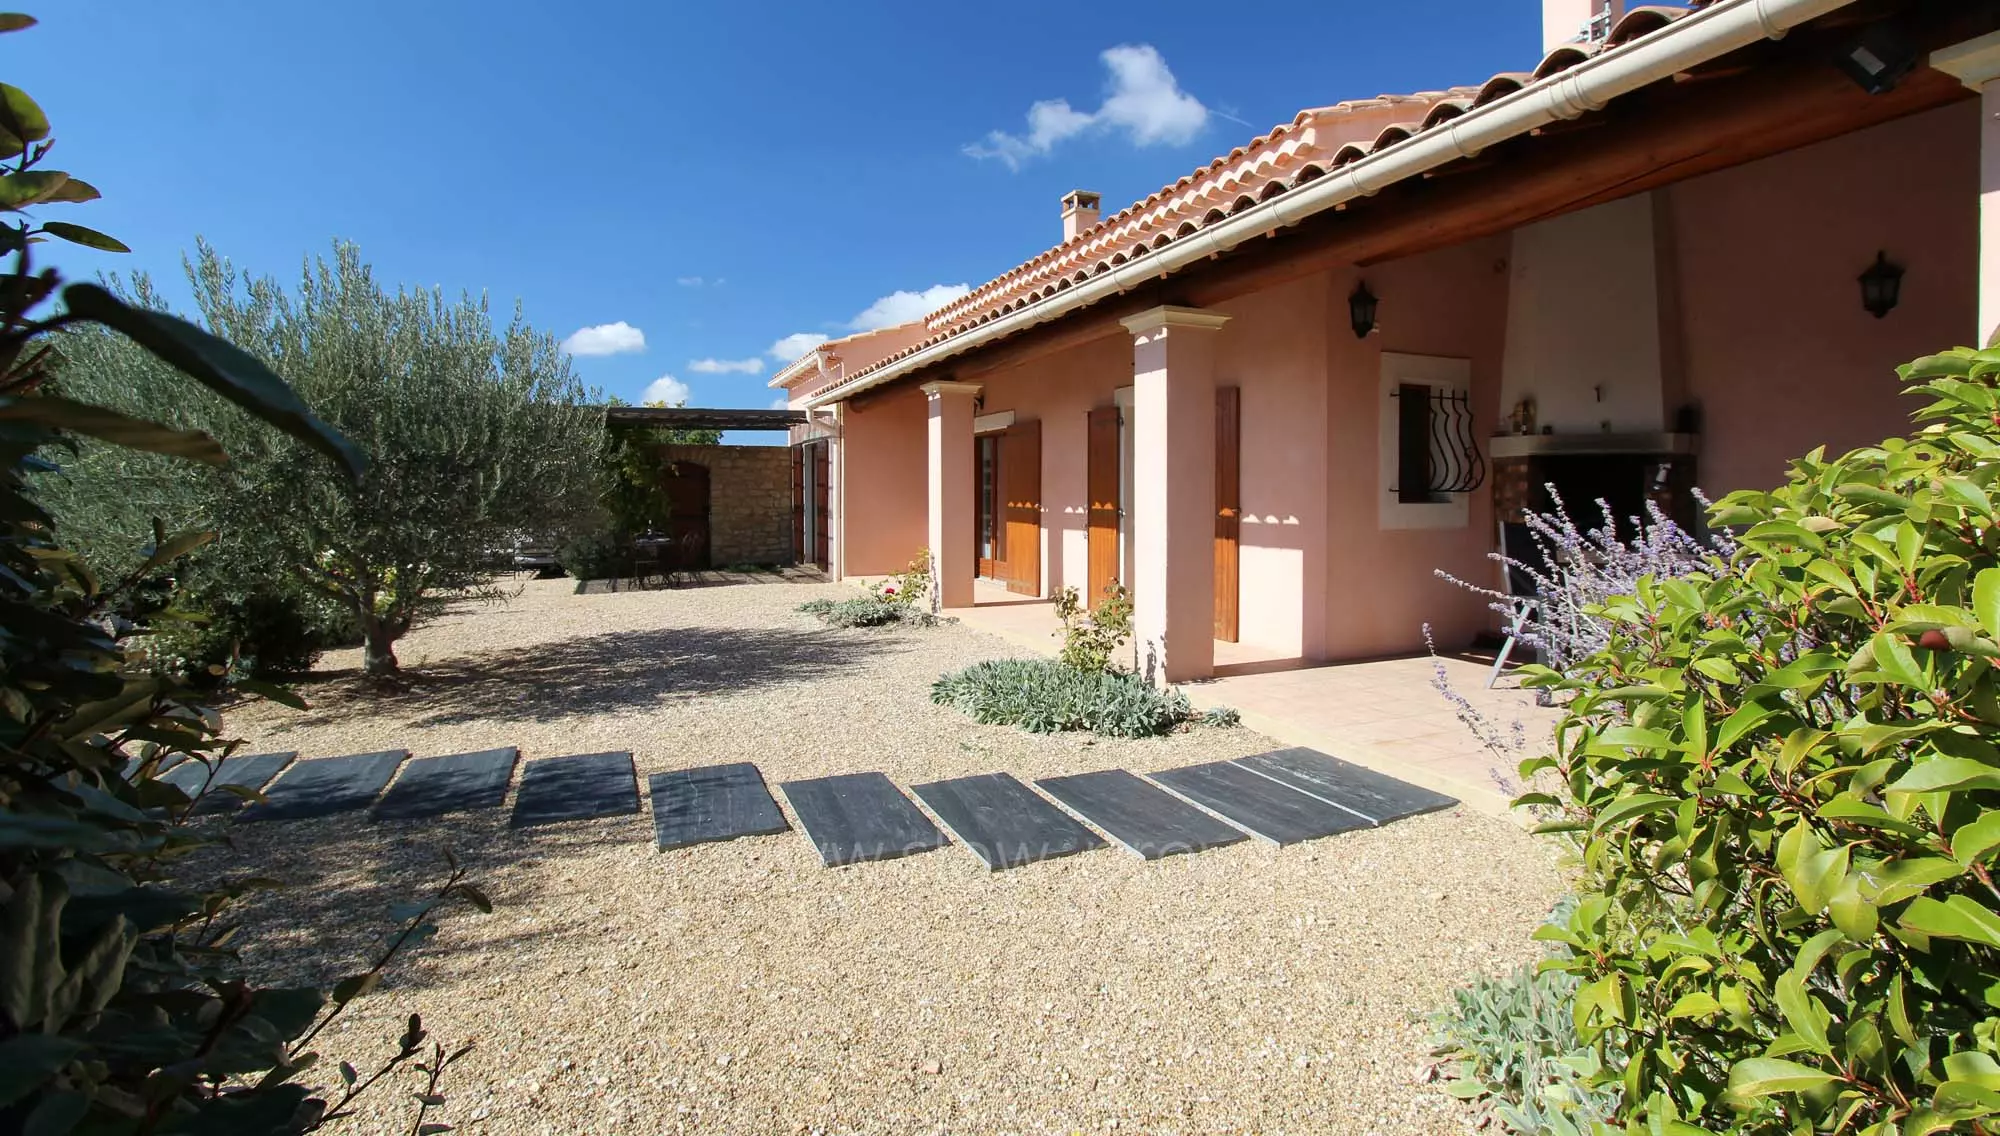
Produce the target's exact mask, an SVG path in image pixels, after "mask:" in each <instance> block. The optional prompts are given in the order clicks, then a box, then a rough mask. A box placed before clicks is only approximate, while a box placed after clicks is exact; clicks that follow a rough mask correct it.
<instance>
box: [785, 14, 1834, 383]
mask: <svg viewBox="0 0 2000 1136" xmlns="http://www.w3.org/2000/svg"><path fill="white" fill-rule="evenodd" d="M1853 2H1854V0H1723V2H1722V3H1719V4H1714V5H1711V6H1710V7H1707V8H1704V9H1702V10H1701V11H1699V12H1695V13H1694V14H1692V15H1688V16H1683V17H1682V18H1681V19H1679V20H1676V21H1674V22H1673V23H1671V24H1669V25H1667V26H1666V27H1664V28H1661V29H1660V30H1659V31H1656V32H1653V33H1652V34H1650V35H1646V36H1642V37H1640V38H1639V39H1636V40H1634V41H1632V42H1631V43H1629V44H1626V45H1624V46H1622V47H1619V48H1616V49H1613V50H1611V51H1607V52H1605V53H1603V54H1601V55H1594V56H1592V57H1590V58H1589V59H1586V60H1584V61H1583V62H1582V63H1579V64H1577V65H1576V66H1574V67H1571V68H1569V69H1568V70H1566V71H1562V72H1559V73H1557V74H1555V75H1551V76H1549V77H1548V78H1546V79H1543V80H1541V81H1540V82H1536V83H1531V84H1529V85H1528V86H1525V87H1523V88H1521V89H1520V90H1518V91H1515V92H1514V93H1513V94H1511V95H1508V96H1506V97H1505V98H1500V99H1495V100H1494V101H1493V102H1490V103H1488V104H1486V105H1485V106H1483V107H1478V108H1476V109H1474V110H1469V111H1467V112H1466V113H1464V114H1462V115H1459V116H1458V117H1457V118H1454V119H1451V120H1450V121H1448V122H1443V123H1440V124H1438V125H1437V126H1433V127H1431V128H1430V129H1429V130H1426V131H1424V132H1422V133H1421V134H1417V135H1414V136H1412V137H1411V138H1409V139H1406V140H1405V141H1402V142H1398V143H1396V144H1395V145H1393V146H1390V147H1389V148H1388V149H1386V150H1381V151H1378V152H1376V153H1374V154H1370V155H1368V156H1367V157H1365V158H1361V159H1359V160H1357V161H1354V162H1350V163H1348V164H1347V165H1345V166H1342V167H1341V168H1340V169H1338V170H1335V171H1333V172H1331V173H1329V174H1327V175H1326V176H1325V177H1321V178H1317V179H1315V180H1313V181H1310V182H1307V183H1306V184H1305V185H1302V186H1300V187H1298V188H1297V189H1294V190H1291V191H1289V192H1287V193H1282V194H1279V195H1278V196H1277V197H1274V198H1272V199H1271V200H1269V201H1266V202H1264V203H1262V204H1260V205H1256V206H1253V207H1252V208H1249V209H1246V210H1244V211H1243V212H1241V213H1238V214H1236V215H1235V216H1233V217H1229V218H1227V219H1225V220H1221V221H1217V222H1216V223H1215V224H1213V225H1210V226H1208V227H1206V228H1203V229H1200V230H1197V231H1196V232H1193V233H1190V234H1188V235H1187V236H1185V237H1182V238H1181V239H1179V240H1177V241H1174V242H1172V243H1170V244H1168V245H1166V246H1165V247H1163V248H1161V249H1160V250H1159V251H1157V252H1153V253H1148V254H1147V255H1145V256H1141V257H1137V258H1135V259H1133V260H1128V261H1126V262H1125V263H1124V264H1121V265H1119V266H1118V267H1117V268H1114V269H1112V270H1111V271H1110V272H1106V273H1102V274H1100V275H1097V276H1093V277H1091V278H1090V279H1089V280H1087V281H1085V282H1084V283H1082V284H1078V285H1077V286H1075V287H1074V288H1070V289H1069V290H1067V291H1063V292H1057V293H1056V294H1055V295H1053V296H1049V297H1047V298H1045V299H1043V300H1040V301H1037V302H1036V303H1033V304H1029V305H1028V306H1026V307H1023V308H1017V309H1015V310H1014V311H1012V312H1009V313H1007V314H1006V315H1004V316H1001V317H1000V318H998V319H995V320H990V321H988V322H986V323H983V324H979V325H977V326H975V327H974V328H972V329H971V330H969V331H966V332H963V333H961V334H959V335H955V336H952V337H951V338H949V339H946V340H943V341H942V342H939V343H934V344H932V345H931V346H929V347H926V348H924V349H923V350H921V351H918V352H916V353H915V354H912V355H907V356H905V357H903V358H901V359H898V360H896V361H895V362H894V363H892V364H890V365H889V366H887V367H883V368H882V369H880V370H878V371H873V372H870V373H869V374H866V375H863V376H861V377H860V378H858V379H855V380H853V381H851V382H847V383H844V384H837V385H835V386H832V387H829V388H827V389H826V390H823V391H821V392H820V393H818V394H816V395H814V396H812V397H811V398H809V399H807V400H806V406H807V407H809V408H811V407H820V406H825V405H827V404H828V403H832V402H839V401H841V400H843V399H846V398H848V397H850V396H852V395H856V394H859V393H860V392H862V391H864V390H868V389H869V388H871V387H877V386H880V385H882V384H883V383H887V382H893V381H894V380H896V379H899V378H901V377H903V376H904V375H907V374H909V373H911V372H912V371H916V370H919V369H921V368H924V367H928V366H931V365H933V364H935V363H938V362H941V361H943V360H945V359H949V358H951V357H952V356H954V355H959V354H963V353H964V352H967V351H970V350H972V349H973V348H975V347H979V346H981V345H982V344H986V343H990V342H992V341H994V340H996V339H1000V338H1002V337H1004V336H1008V335H1012V334H1014V333H1015V332H1017V331H1023V330H1025V329H1027V328H1030V327H1033V326H1035V325H1036V324H1040V323H1047V322H1048V321H1050V320H1052V319H1055V318H1057V317H1059V316H1062V315H1065V314H1067V313H1069V312H1072V311H1075V310H1076V309H1078V308H1081V307H1084V306H1085V305H1088V304H1092V303H1095V302H1096V301H1098V300H1102V299H1104V298H1106V297H1109V296H1115V295H1118V294H1119V293H1122V292H1128V291H1130V290H1131V289H1133V288H1135V287H1137V286H1138V285H1140V284H1142V283H1144V282H1145V281H1147V280H1150V279H1152V278H1154V277H1157V276H1160V275H1163V274H1165V273H1169V272H1172V271H1174V270H1175V269H1177V268H1182V267H1185V266H1186V265H1189V264H1192V263H1193V262H1195V261H1197V260H1201V259H1204V258H1206V257H1208V256H1211V255H1213V254H1216V253H1221V252H1225V251H1227V250H1229V249H1232V248H1235V247H1236V246H1237V245H1240V244H1242V243H1243V242H1245V241H1248V240H1250V239H1252V238H1254V237H1260V236H1263V235H1264V234H1266V233H1269V232H1272V231H1273V230H1276V229H1279V228H1282V227H1284V226H1287V225H1295V224H1297V223H1298V222H1300V221H1302V220H1304V219H1305V218H1307V217H1310V216H1312V215H1313V214H1316V213H1323V212H1325V211H1326V210H1328V209H1331V208H1333V207H1334V206H1336V205H1339V204H1340V203H1342V202H1345V201H1352V200H1354V199H1355V198H1357V197H1368V196H1371V195H1373V194H1376V193H1379V192H1381V191H1382V190H1384V189H1386V188H1388V187H1389V186H1391V185H1394V184H1395V183H1397V182H1399V181H1403V180H1404V179H1406V178H1412V177H1416V176H1418V175H1419V174H1422V173H1424V172H1425V171H1426V170H1432V169H1436V168H1437V167H1439V166H1442V165H1444V164H1446V163H1447V162H1454V161H1457V160H1458V159H1460V158H1470V157H1473V156H1475V155H1477V154H1478V153H1480V152H1481V151H1483V150H1485V149H1487V148H1488V147H1490V146H1494V145H1497V144H1498V143H1501V142H1505V141H1507V140H1508V139H1510V138H1516V137H1519V136H1520V135H1523V134H1526V133H1528V132H1529V131H1531V130H1534V129H1536V128H1538V127H1542V126H1547V125H1548V124H1550V123H1552V122H1559V121H1563V120H1566V119H1572V118H1577V117H1580V116H1581V115H1583V114H1585V113H1587V112H1589V111H1594V110H1602V109H1604V106H1605V104H1607V103H1609V102H1610V101H1611V100H1612V99H1614V98H1616V97H1618V96H1619V95H1623V94H1628V93H1630V92H1632V91H1636V90H1638V89H1639V88H1641V87H1645V86H1648V85H1650V84H1652V83H1656V82H1658V81H1660V80H1661V79H1665V78H1667V77H1669V76H1671V75H1674V74H1677V73H1679V72H1681V71H1685V70H1688V69H1689V68H1691V67H1694V66H1696V65H1698V64H1701V63H1705V62H1707V61H1708V60H1711V59H1714V58H1716V57H1717V56H1721V55H1727V54H1728V53H1730V52H1732V51H1735V50H1737V49H1738V48H1743V47H1748V46H1750V45H1751V44H1753V43H1756V42H1757V41H1758V40H1763V39H1779V38H1781V37H1783V36H1784V34H1785V33H1786V32H1788V31H1790V30H1791V29H1793V28H1795V27H1798V26H1799V25H1800V24H1803V23H1806V22H1807V21H1810V20H1814V19H1818V18H1819V17H1820V16H1823V15H1826V14H1827V13H1828V12H1832V11H1834V10H1836V9H1839V8H1844V7H1846V6H1847V5H1849V4H1850V3H1853Z"/></svg>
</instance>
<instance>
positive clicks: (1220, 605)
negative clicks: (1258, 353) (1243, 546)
mask: <svg viewBox="0 0 2000 1136" xmlns="http://www.w3.org/2000/svg"><path fill="white" fill-rule="evenodd" d="M1242 441H1243V413H1242V400H1241V397H1240V392H1239V390H1238V388H1236V387H1217V388H1216V389H1215V637H1216V638H1217V639H1220V640H1222V641H1223V642H1224V643H1234V642H1236V634H1237V604H1238V600H1237V597H1238V594H1239V592H1240V590H1241V589H1240V586H1239V583H1238V579H1237V570H1238V566H1239V559H1240V555H1241V550H1240V547H1239V538H1240V537H1241V536H1242V524H1243V501H1242V496H1243V486H1242Z"/></svg>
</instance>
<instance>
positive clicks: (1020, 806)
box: [910, 773, 1104, 872]
mask: <svg viewBox="0 0 2000 1136" xmlns="http://www.w3.org/2000/svg"><path fill="white" fill-rule="evenodd" d="M910 792H912V793H915V794H916V795H917V799H918V800H920V801H922V802H923V803H924V804H926V805H929V806H930V807H931V811H932V812H934V813H936V814H937V816H938V819H939V820H941V821H943V822H944V827H945V829H946V830H947V831H949V832H950V833H951V834H952V836H953V837H954V838H956V839H957V840H958V842H959V843H960V844H963V845H965V846H966V847H967V848H970V849H972V854H973V855H975V856H977V857H979V859H980V862H981V863H983V864H985V865H986V867H987V869H988V870H989V871H995V872H997V871H999V870H1000V869H1002V868H1012V867H1016V866H1018V865H1021V864H1032V863H1034V862H1035V861H1037V860H1049V859H1053V858H1055V857H1057V856H1070V855H1074V854H1075V853H1078V852H1088V851H1090V850H1091V849H1093V848H1102V847H1104V841H1103V840H1102V839H1100V838H1099V837H1098V835H1097V834H1096V833H1094V832H1092V831H1090V830H1089V829H1087V828H1085V827H1083V826H1082V825H1080V824H1078V823H1076V821H1075V820H1073V819H1071V818H1070V815H1069V814H1068V813H1065V812H1063V811H1062V810H1061V809H1059V808H1057V807H1055V806H1054V805H1052V804H1049V803H1048V802H1047V801H1044V800H1043V799H1041V798H1040V797H1038V796H1036V795H1035V794H1034V792H1033V791H1032V790H1030V789H1029V788H1028V787H1027V786H1026V785H1023V784H1021V783H1020V782H1019V781H1017V780H1015V779H1014V775H1013V774H1011V773H982V774H979V775H978V776H976V777H956V778H953V779H952V780H950V781H931V782H927V783H925V784H922V785H912V786H910Z"/></svg>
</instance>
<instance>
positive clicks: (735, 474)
mask: <svg viewBox="0 0 2000 1136" xmlns="http://www.w3.org/2000/svg"><path fill="white" fill-rule="evenodd" d="M661 452H662V453H663V454H665V456H666V457H667V458H668V459H669V460H672V461H676V462H696V463H698V464H700V465H704V466H707V467H708V547H709V553H708V561H709V563H710V564H711V565H713V566H714V567H717V568H727V567H729V566H730V565H732V564H790V563H792V560H793V555H792V527H793V522H792V451H791V447H789V446H663V447H661Z"/></svg>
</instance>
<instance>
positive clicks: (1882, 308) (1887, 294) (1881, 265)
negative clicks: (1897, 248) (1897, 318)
mask: <svg viewBox="0 0 2000 1136" xmlns="http://www.w3.org/2000/svg"><path fill="white" fill-rule="evenodd" d="M1902 295H1903V266H1902V265H1900V264H1896V263H1893V262H1892V261H1890V259H1889V254H1888V253H1887V252H1878V253H1876V254H1875V263H1873V264H1871V265H1869V266H1868V270H1867V271H1866V272H1863V273H1862V274H1861V306H1862V307H1864V308H1866V309H1867V310H1868V312H1869V314H1870V315H1873V316H1874V317H1875V318H1876V319H1881V318H1882V317H1883V316H1886V315H1888V314H1889V313H1890V312H1892V311H1894V310H1895V309H1896V301H1897V300H1899V299H1901V298H1902Z"/></svg>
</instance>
